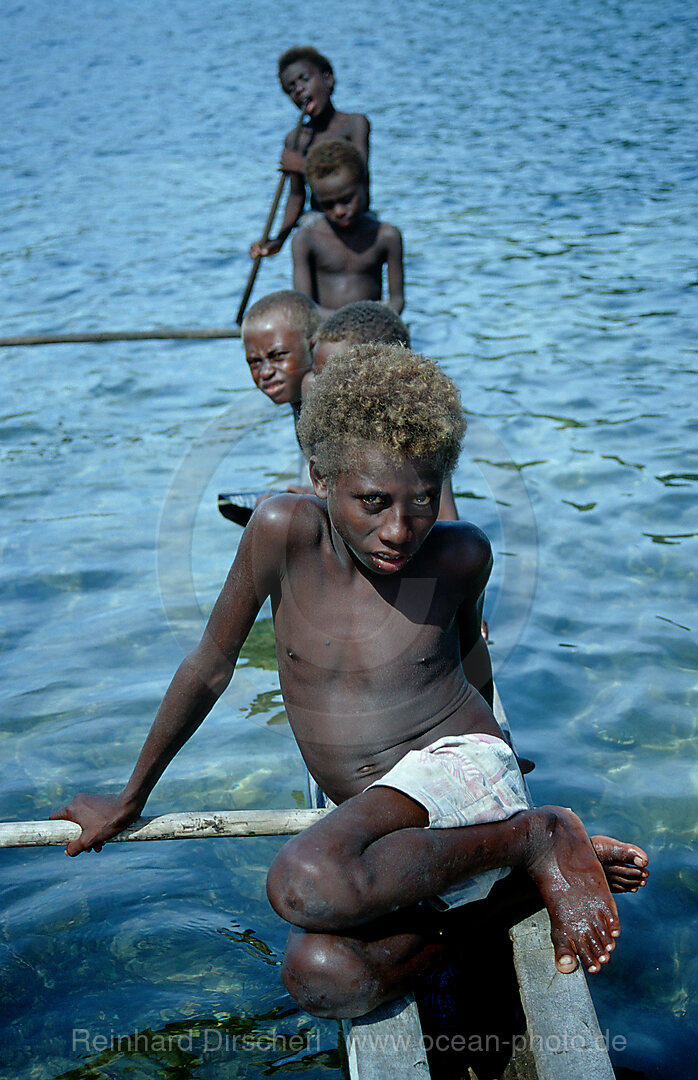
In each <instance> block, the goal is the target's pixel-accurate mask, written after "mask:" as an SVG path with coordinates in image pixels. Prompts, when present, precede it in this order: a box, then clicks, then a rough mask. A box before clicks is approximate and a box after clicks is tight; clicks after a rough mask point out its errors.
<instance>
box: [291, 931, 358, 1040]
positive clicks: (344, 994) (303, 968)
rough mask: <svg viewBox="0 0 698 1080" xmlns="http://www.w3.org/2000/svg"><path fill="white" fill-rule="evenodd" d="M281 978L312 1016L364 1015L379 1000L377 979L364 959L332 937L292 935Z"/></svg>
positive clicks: (296, 999) (335, 1017)
mask: <svg viewBox="0 0 698 1080" xmlns="http://www.w3.org/2000/svg"><path fill="white" fill-rule="evenodd" d="M281 978H282V979H283V983H284V986H285V987H286V989H287V990H288V992H289V994H290V995H291V997H292V998H293V999H294V1000H295V1001H296V1002H297V1003H298V1005H300V1007H301V1008H302V1009H303V1010H304V1011H305V1012H307V1013H309V1014H310V1015H311V1016H320V1017H327V1018H332V1019H341V1018H342V1017H349V1016H363V1014H364V1013H367V1012H370V1010H371V1009H372V1008H374V1006H375V1003H376V1000H377V998H376V993H377V990H378V983H377V980H376V979H375V978H373V977H372V974H371V972H370V971H369V970H368V969H367V967H366V964H365V963H364V962H363V960H362V959H361V957H359V956H357V955H356V953H355V952H354V951H353V950H352V949H351V947H350V946H349V945H347V943H345V942H343V941H338V940H337V939H336V938H333V937H331V936H330V935H328V936H327V937H326V938H325V937H323V936H322V935H319V934H293V933H292V934H291V936H290V938H289V945H288V949H287V952H286V956H285V957H284V962H283V966H282V968H281Z"/></svg>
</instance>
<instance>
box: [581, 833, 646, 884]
mask: <svg viewBox="0 0 698 1080" xmlns="http://www.w3.org/2000/svg"><path fill="white" fill-rule="evenodd" d="M590 840H591V846H592V847H593V849H594V851H595V852H596V857H597V858H598V860H599V862H600V863H601V865H602V867H603V872H604V874H605V875H606V881H607V882H608V884H609V887H610V889H611V892H637V890H638V889H641V888H643V887H644V885H645V883H646V881H647V878H648V877H649V873H650V872H649V870H648V869H647V863H648V862H649V859H648V857H647V853H646V852H644V851H643V850H642V848H641V847H638V846H637V844H624V843H623V842H622V841H621V840H614V839H613V837H612V836H592V837H590Z"/></svg>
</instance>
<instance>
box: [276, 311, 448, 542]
mask: <svg viewBox="0 0 698 1080" xmlns="http://www.w3.org/2000/svg"><path fill="white" fill-rule="evenodd" d="M381 342H382V343H385V344H388V345H404V346H405V347H406V348H409V347H410V331H409V329H408V327H407V326H406V325H405V323H404V322H403V321H402V319H401V318H400V316H399V315H398V314H397V312H395V311H393V309H392V308H389V307H388V305H387V304H381V303H379V302H378V301H377V300H357V301H355V302H354V303H353V304H346V305H345V307H343V308H339V310H338V311H335V312H334V313H333V314H332V315H330V316H329V318H327V319H325V321H324V322H323V323H322V324H321V325H320V327H319V328H318V329H317V330H316V331H315V335H314V337H313V340H312V354H313V366H312V368H311V370H310V371H309V372H308V374H307V375H304V376H303V383H302V385H301V394H302V398H303V401H305V399H306V397H307V396H308V394H309V393H310V391H311V389H312V386H313V383H314V381H315V376H316V374H319V373H320V372H321V371H322V370H323V369H324V367H325V364H326V363H327V361H328V360H329V359H330V357H331V356H335V355H337V354H338V353H342V352H346V351H347V350H348V349H350V348H351V347H352V345H375V344H378V343H381ZM289 491H299V492H302V489H301V488H297V487H290V488H289ZM438 520H439V521H457V520H458V510H457V509H456V503H455V499H454V497H453V487H452V485H451V478H450V476H447V477H446V478H445V480H444V485H443V488H442V491H441V503H440V506H439V518H438Z"/></svg>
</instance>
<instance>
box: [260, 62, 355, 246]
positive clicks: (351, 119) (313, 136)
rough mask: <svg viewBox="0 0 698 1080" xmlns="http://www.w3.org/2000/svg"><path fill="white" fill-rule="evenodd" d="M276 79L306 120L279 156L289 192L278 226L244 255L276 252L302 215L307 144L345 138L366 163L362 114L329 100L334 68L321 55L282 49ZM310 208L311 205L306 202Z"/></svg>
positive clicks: (333, 81)
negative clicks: (287, 175)
mask: <svg viewBox="0 0 698 1080" xmlns="http://www.w3.org/2000/svg"><path fill="white" fill-rule="evenodd" d="M279 79H280V81H281V85H282V87H283V89H284V92H285V93H286V94H288V96H289V97H290V99H291V101H292V102H293V104H294V105H295V106H296V107H297V108H298V109H302V110H304V111H305V115H306V117H307V118H308V119H307V120H306V122H305V124H304V125H303V128H302V130H301V132H300V135H299V136H298V144H297V146H295V149H294V144H295V142H296V132H295V131H290V132H289V133H288V135H287V136H286V140H285V142H284V149H283V153H282V154H281V169H282V170H283V172H285V173H288V174H289V176H290V192H289V196H288V201H287V203H286V209H285V211H284V216H283V220H282V222H281V227H280V229H279V231H278V233H277V234H276V236H275V237H270V238H269V240H267V242H266V244H264V245H261V244H260V243H259V242H258V241H255V242H254V244H252V246H251V247H250V257H251V258H253V259H256V258H257V257H258V256H264V255H276V254H277V252H279V251H281V248H282V247H283V244H284V241H285V240H286V238H287V237H288V235H289V233H290V232H291V230H292V229H293V226H294V225H295V224H296V222H297V221H298V219H299V217H300V216H301V214H302V213H303V208H304V206H305V158H306V155H307V154H308V151H309V150H310V148H311V147H312V146H315V145H316V144H317V143H320V142H322V141H323V139H347V140H348V141H349V142H350V143H352V144H353V145H354V146H355V147H356V149H357V150H358V151H359V153H360V154H361V157H362V160H363V161H364V162H365V163H366V166H367V167H368V138H369V132H370V125H369V122H368V119H367V117H365V116H364V115H363V114H362V113H343V112H338V111H337V110H336V109H335V108H334V106H333V104H332V91H333V90H334V83H335V80H334V72H333V71H332V65H331V63H330V62H329V60H328V59H327V57H326V56H323V55H322V53H319V52H318V51H317V49H314V48H313V47H312V45H305V46H300V47H297V48H293V49H288V50H287V51H286V52H285V53H283V54H282V55H281V56H280V57H279ZM311 206H312V203H311Z"/></svg>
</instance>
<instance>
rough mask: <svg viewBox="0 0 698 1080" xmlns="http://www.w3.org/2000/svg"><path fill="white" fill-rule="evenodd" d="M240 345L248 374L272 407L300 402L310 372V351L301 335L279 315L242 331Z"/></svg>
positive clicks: (269, 317) (267, 317)
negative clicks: (305, 380)
mask: <svg viewBox="0 0 698 1080" xmlns="http://www.w3.org/2000/svg"><path fill="white" fill-rule="evenodd" d="M243 345H244V347H245V359H246V360H247V363H248V364H249V367H250V374H251V376H252V378H253V380H254V384H255V386H257V387H258V388H259V389H260V390H261V391H262V393H263V394H266V395H267V397H268V398H271V400H272V401H273V402H274V404H275V405H288V404H295V403H297V402H299V401H300V400H301V383H302V381H303V376H304V375H305V373H306V372H307V371H309V370H310V363H311V358H310V349H309V346H308V342H307V341H306V339H305V337H304V336H303V334H301V333H300V331H298V330H294V329H293V328H292V327H290V326H289V325H288V323H287V322H286V320H285V319H283V318H281V317H280V316H279V315H278V314H277V315H276V316H274V315H268V316H265V317H264V318H262V319H261V320H260V321H259V322H256V323H253V324H252V326H249V327H246V328H245V333H244V338H243Z"/></svg>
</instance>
